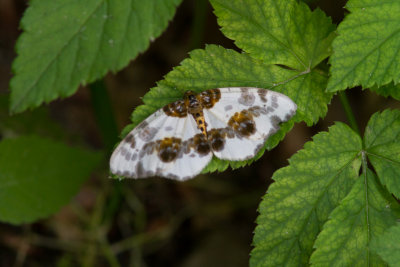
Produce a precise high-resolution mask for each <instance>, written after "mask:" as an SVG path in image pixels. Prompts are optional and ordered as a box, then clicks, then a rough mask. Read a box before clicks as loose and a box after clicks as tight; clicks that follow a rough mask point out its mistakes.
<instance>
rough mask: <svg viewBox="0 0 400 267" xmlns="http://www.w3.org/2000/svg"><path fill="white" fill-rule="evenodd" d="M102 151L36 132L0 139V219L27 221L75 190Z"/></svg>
mask: <svg viewBox="0 0 400 267" xmlns="http://www.w3.org/2000/svg"><path fill="white" fill-rule="evenodd" d="M101 159H102V155H101V154H100V153H95V152H91V151H87V150H83V149H78V148H71V147H68V146H66V145H65V144H62V143H57V142H54V141H51V140H48V139H44V138H40V137H37V136H23V137H19V138H16V139H4V140H2V141H1V142H0V220H1V221H4V222H9V223H13V224H20V223H29V222H33V221H35V220H37V219H39V218H44V217H46V216H49V215H50V214H52V213H54V212H56V211H57V210H58V209H59V208H60V207H61V206H63V205H65V204H66V203H68V201H70V199H71V197H72V196H73V195H74V194H76V193H77V191H78V189H79V187H80V185H81V184H82V182H83V181H85V180H86V179H87V178H88V177H89V174H90V173H91V171H92V170H93V169H94V167H95V166H96V165H97V164H98V163H99V162H100V160H101Z"/></svg>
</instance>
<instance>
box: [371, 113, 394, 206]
mask: <svg viewBox="0 0 400 267" xmlns="http://www.w3.org/2000/svg"><path fill="white" fill-rule="evenodd" d="M399 137H400V111H399V110H385V111H383V112H382V113H375V114H374V115H373V116H372V117H371V119H370V121H369V123H368V126H367V128H366V129H365V147H366V151H367V155H368V159H369V160H370V162H371V164H372V166H373V167H374V170H375V171H376V173H377V174H378V176H379V179H380V181H381V183H382V184H384V185H385V186H386V188H387V189H388V190H389V192H391V193H392V194H394V195H395V196H396V197H398V198H399V197H400V179H399V177H400V153H399V151H400V138H399Z"/></svg>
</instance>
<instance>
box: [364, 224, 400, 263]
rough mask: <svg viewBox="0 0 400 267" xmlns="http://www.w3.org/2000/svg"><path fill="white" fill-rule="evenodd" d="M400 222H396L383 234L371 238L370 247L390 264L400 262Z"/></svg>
mask: <svg viewBox="0 0 400 267" xmlns="http://www.w3.org/2000/svg"><path fill="white" fill-rule="evenodd" d="M399 240H400V224H396V225H395V226H393V227H390V228H389V229H388V230H386V231H385V233H383V234H382V235H381V236H377V237H375V238H373V239H372V240H371V245H370V248H371V250H372V251H375V252H376V253H377V254H378V255H379V256H381V257H382V259H384V260H385V261H386V262H387V263H389V265H390V266H399V263H400V242H399Z"/></svg>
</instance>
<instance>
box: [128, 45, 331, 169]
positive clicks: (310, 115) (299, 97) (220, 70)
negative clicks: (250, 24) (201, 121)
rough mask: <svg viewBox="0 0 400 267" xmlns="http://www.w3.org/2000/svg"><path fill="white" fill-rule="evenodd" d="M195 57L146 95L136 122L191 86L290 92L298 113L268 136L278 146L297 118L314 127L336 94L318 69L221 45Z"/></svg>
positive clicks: (219, 165) (219, 164)
mask: <svg viewBox="0 0 400 267" xmlns="http://www.w3.org/2000/svg"><path fill="white" fill-rule="evenodd" d="M190 56H191V57H190V58H188V59H185V60H184V61H183V62H182V63H181V66H179V67H176V68H174V70H173V71H171V72H170V73H168V74H167V75H166V76H165V79H164V80H162V81H160V82H159V83H158V84H157V87H155V88H152V89H151V90H150V91H149V92H148V93H147V94H146V95H145V96H144V97H143V102H144V103H145V105H142V106H139V107H138V108H137V109H136V110H135V111H134V112H133V114H132V122H133V126H136V125H137V124H138V123H139V122H141V121H142V120H144V119H145V118H146V117H148V116H149V115H151V114H152V113H153V112H155V111H156V110H157V109H159V108H161V107H163V106H164V105H166V104H168V103H170V102H173V101H175V100H178V99H181V98H182V96H183V94H184V92H185V91H187V90H193V91H196V92H201V91H204V90H207V89H212V88H218V87H234V86H250V87H259V88H265V89H270V90H274V91H278V92H281V93H283V94H285V95H287V96H289V97H290V98H291V99H292V100H293V101H294V102H295V103H296V104H297V113H296V115H295V117H294V118H293V119H292V120H291V121H289V122H287V123H285V124H283V125H282V126H281V130H280V131H279V132H278V133H276V134H275V135H273V136H272V137H271V138H269V139H268V141H267V143H266V145H265V148H266V149H271V148H273V147H275V146H276V145H277V144H278V143H279V141H280V140H282V138H283V137H284V136H285V134H286V132H288V131H289V130H290V129H291V128H292V127H293V123H294V122H296V121H305V122H306V123H307V124H308V125H312V124H313V123H315V122H316V121H317V120H318V119H319V118H320V117H322V116H324V115H325V114H326V111H327V104H328V103H329V102H330V99H331V97H332V94H330V93H326V92H325V89H324V88H325V85H326V82H327V77H325V76H323V75H322V74H320V73H319V72H317V71H311V72H302V73H299V72H297V71H293V70H288V69H286V68H282V67H280V66H277V65H273V64H265V63H264V62H262V61H260V60H256V59H254V58H252V57H251V56H250V55H248V54H246V53H238V52H235V51H233V50H229V49H224V48H222V47H219V46H215V45H209V46H207V47H206V48H205V49H204V50H202V49H198V50H194V51H192V52H191V53H190ZM299 92H302V93H301V94H299ZM309 103H314V104H313V105H310V104H309ZM133 126H132V125H129V126H128V127H127V128H126V130H124V131H123V133H124V134H127V133H128V130H130V129H132V127H133ZM122 136H124V135H122ZM263 153H264V150H262V151H261V152H260V153H259V154H258V155H257V156H256V157H255V158H254V159H252V160H256V159H258V158H259V157H260V156H262V154H263ZM252 160H251V161H245V162H227V161H221V160H217V159H213V161H212V162H211V163H210V164H209V166H208V168H206V169H205V170H204V171H205V172H208V171H215V170H219V171H223V170H225V169H226V168H227V167H228V166H231V167H233V168H238V167H241V166H244V165H246V164H248V163H250V162H252Z"/></svg>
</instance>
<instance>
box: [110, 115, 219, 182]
mask: <svg viewBox="0 0 400 267" xmlns="http://www.w3.org/2000/svg"><path fill="white" fill-rule="evenodd" d="M211 158H212V153H211V150H210V147H209V145H208V142H207V140H206V139H205V137H204V136H203V135H202V134H201V132H200V130H198V129H197V125H196V122H195V120H194V119H193V118H192V117H191V116H185V117H174V116H168V115H167V114H165V112H164V111H163V110H162V109H160V110H158V111H156V112H155V113H154V114H152V115H151V116H150V117H148V118H147V119H146V120H144V121H143V122H142V123H140V124H139V125H138V126H137V127H136V128H134V129H133V130H132V131H131V132H130V133H129V134H128V135H127V136H126V137H125V138H124V139H123V140H122V141H121V143H120V144H119V145H118V147H117V148H116V149H115V150H114V152H113V154H112V156H111V159H110V169H111V172H112V173H114V174H117V175H121V176H125V177H131V178H144V177H150V176H163V177H166V178H171V179H176V180H186V179H189V178H192V177H194V176H196V175H197V174H199V173H200V172H201V170H202V169H203V168H204V167H205V166H206V165H207V164H208V163H209V162H210V160H211Z"/></svg>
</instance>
